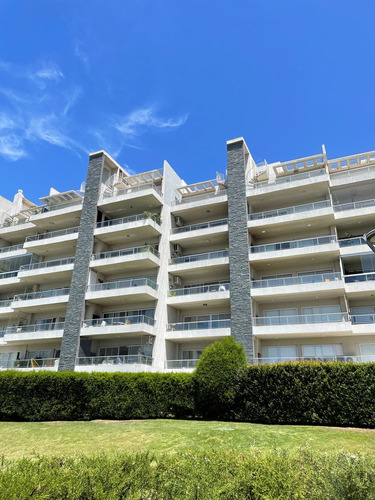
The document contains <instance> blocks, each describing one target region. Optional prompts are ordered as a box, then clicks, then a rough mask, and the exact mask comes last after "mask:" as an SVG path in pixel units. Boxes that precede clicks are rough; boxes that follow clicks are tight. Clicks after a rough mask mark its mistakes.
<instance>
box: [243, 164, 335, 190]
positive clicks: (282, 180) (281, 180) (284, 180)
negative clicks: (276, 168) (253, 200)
mask: <svg viewBox="0 0 375 500" xmlns="http://www.w3.org/2000/svg"><path fill="white" fill-rule="evenodd" d="M326 173H327V172H326V170H325V169H324V168H320V169H317V170H311V171H310V172H303V173H300V174H292V173H291V174H290V175H285V176H284V177H276V178H275V179H272V180H269V181H261V182H255V183H254V184H252V185H250V186H249V187H250V188H253V189H260V188H263V187H267V186H275V185H279V184H289V183H291V182H298V181H302V180H304V179H311V178H313V177H320V176H321V175H324V174H326Z"/></svg>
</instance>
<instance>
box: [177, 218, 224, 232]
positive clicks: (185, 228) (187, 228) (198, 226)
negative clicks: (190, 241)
mask: <svg viewBox="0 0 375 500" xmlns="http://www.w3.org/2000/svg"><path fill="white" fill-rule="evenodd" d="M227 224H228V219H220V220H213V221H210V222H200V223H199V224H192V225H191V226H183V227H175V228H173V229H172V234H177V233H187V232H190V231H197V230H198V229H208V228H211V227H219V226H225V225H227Z"/></svg>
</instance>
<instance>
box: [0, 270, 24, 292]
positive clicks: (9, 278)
mask: <svg viewBox="0 0 375 500" xmlns="http://www.w3.org/2000/svg"><path fill="white" fill-rule="evenodd" d="M17 285H18V286H17ZM17 288H21V289H22V287H21V281H20V279H19V277H18V271H9V272H7V273H0V291H1V292H2V293H4V292H7V291H9V292H12V291H13V293H14V290H15V289H17Z"/></svg>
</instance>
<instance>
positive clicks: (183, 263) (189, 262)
mask: <svg viewBox="0 0 375 500" xmlns="http://www.w3.org/2000/svg"><path fill="white" fill-rule="evenodd" d="M228 264H229V252H228V250H218V251H216V252H206V253H198V254H193V255H185V256H181V257H174V258H173V259H170V261H169V272H171V273H173V272H175V273H178V274H181V275H183V274H186V273H188V274H189V277H191V278H194V277H195V276H196V277H197V279H198V277H199V276H202V275H201V270H202V269H203V268H208V269H207V270H210V271H211V272H212V273H214V274H215V272H216V271H217V270H219V269H220V267H222V266H224V265H225V266H228ZM194 271H195V273H194Z"/></svg>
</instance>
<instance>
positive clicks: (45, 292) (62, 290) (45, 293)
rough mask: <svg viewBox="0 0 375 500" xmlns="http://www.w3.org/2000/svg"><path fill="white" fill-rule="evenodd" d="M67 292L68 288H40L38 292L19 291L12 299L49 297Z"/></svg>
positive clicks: (67, 293) (66, 293) (16, 300)
mask: <svg viewBox="0 0 375 500" xmlns="http://www.w3.org/2000/svg"><path fill="white" fill-rule="evenodd" d="M69 292H70V288H57V289H54V290H40V291H39V292H31V293H21V294H18V295H15V296H14V298H13V301H14V302H18V301H23V300H35V299H48V298H51V297H60V296H62V295H69Z"/></svg>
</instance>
